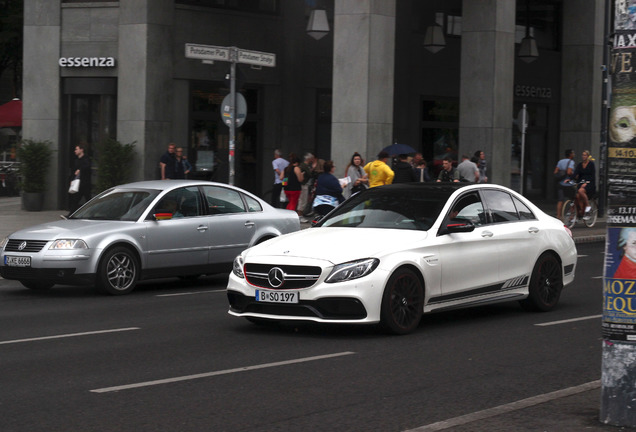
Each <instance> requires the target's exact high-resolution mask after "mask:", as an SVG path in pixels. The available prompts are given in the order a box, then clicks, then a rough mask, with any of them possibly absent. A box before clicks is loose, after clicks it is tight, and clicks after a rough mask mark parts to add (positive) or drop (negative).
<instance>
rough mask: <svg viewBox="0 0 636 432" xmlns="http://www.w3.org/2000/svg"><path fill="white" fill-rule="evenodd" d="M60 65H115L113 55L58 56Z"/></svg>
mask: <svg viewBox="0 0 636 432" xmlns="http://www.w3.org/2000/svg"><path fill="white" fill-rule="evenodd" d="M58 63H59V65H60V67H115V58H114V57H60V60H59V61H58Z"/></svg>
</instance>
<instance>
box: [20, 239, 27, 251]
mask: <svg viewBox="0 0 636 432" xmlns="http://www.w3.org/2000/svg"><path fill="white" fill-rule="evenodd" d="M25 247H27V242H25V241H23V242H22V243H20V246H18V250H23V249H24V248H25Z"/></svg>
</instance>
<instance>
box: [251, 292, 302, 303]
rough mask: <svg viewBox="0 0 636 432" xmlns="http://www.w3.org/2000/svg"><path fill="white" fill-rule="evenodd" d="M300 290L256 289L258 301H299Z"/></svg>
mask: <svg viewBox="0 0 636 432" xmlns="http://www.w3.org/2000/svg"><path fill="white" fill-rule="evenodd" d="M298 297H299V296H298V292H297V291H295V292H287V291H266V290H256V301H258V302H266V303H298Z"/></svg>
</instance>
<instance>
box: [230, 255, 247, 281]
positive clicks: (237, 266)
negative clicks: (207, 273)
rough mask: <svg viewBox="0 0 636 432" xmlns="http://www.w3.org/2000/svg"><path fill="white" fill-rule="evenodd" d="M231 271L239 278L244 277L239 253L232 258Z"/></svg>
mask: <svg viewBox="0 0 636 432" xmlns="http://www.w3.org/2000/svg"><path fill="white" fill-rule="evenodd" d="M232 273H234V274H235V275H236V276H237V277H240V278H241V279H245V275H244V274H243V257H242V256H241V255H239V256H237V257H236V258H234V264H232Z"/></svg>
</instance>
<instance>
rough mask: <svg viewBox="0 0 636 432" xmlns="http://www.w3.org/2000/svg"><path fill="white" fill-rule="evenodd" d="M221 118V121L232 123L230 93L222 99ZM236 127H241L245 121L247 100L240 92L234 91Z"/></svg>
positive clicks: (227, 123)
mask: <svg viewBox="0 0 636 432" xmlns="http://www.w3.org/2000/svg"><path fill="white" fill-rule="evenodd" d="M221 107H222V108H221V119H222V120H223V123H225V124H226V125H228V126H230V125H231V124H232V95H231V94H229V95H227V96H225V98H224V99H223V103H222V104H221ZM235 111H236V127H241V126H242V125H243V123H245V117H246V116H247V102H246V101H245V96H243V95H242V94H241V93H236V109H235Z"/></svg>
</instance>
